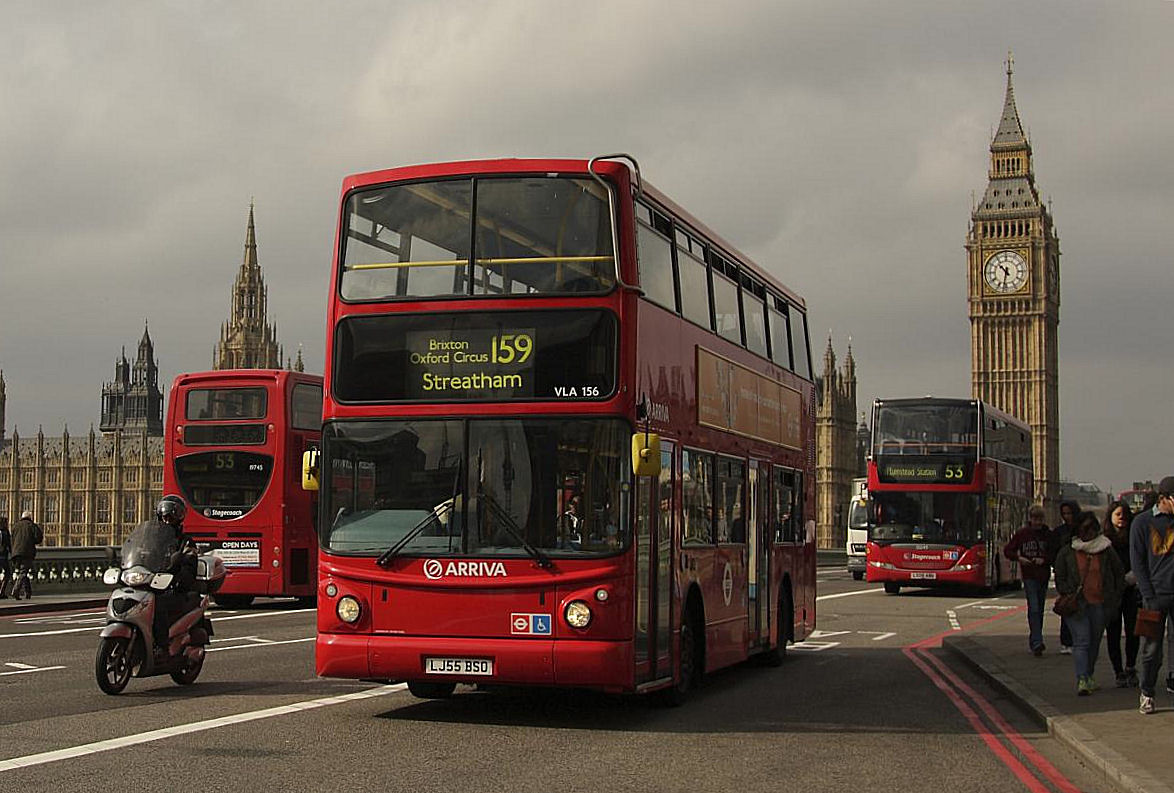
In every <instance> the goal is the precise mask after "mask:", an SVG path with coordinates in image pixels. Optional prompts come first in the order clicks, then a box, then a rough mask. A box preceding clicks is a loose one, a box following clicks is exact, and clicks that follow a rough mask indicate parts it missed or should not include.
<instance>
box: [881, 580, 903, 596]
mask: <svg viewBox="0 0 1174 793" xmlns="http://www.w3.org/2000/svg"><path fill="white" fill-rule="evenodd" d="M900 592H901V585H900V584H898V583H897V582H896V581H886V582H885V594H886V595H897V594H900Z"/></svg>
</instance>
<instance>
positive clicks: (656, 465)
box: [632, 432, 660, 476]
mask: <svg viewBox="0 0 1174 793" xmlns="http://www.w3.org/2000/svg"><path fill="white" fill-rule="evenodd" d="M632 473H634V474H635V475H636V476H657V475H659V474H660V436H659V435H654V434H650V433H647V432H637V433H635V434H634V435H632Z"/></svg>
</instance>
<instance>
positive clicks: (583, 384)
mask: <svg viewBox="0 0 1174 793" xmlns="http://www.w3.org/2000/svg"><path fill="white" fill-rule="evenodd" d="M616 346H617V341H616V319H615V315H613V314H612V313H611V312H608V311H603V310H598V309H591V310H571V311H497V312H477V313H471V312H462V313H441V312H433V313H429V314H389V315H374V316H367V315H363V316H354V317H348V318H347V319H345V320H343V321H342V322H340V323H339V324H338V328H337V329H336V331H335V353H334V396H335V398H337V399H338V400H340V401H343V402H409V401H428V402H458V401H466V400H485V401H511V400H600V399H607V398H609V397H610V396H611V395H612V393H613V392H614V391H615V378H616Z"/></svg>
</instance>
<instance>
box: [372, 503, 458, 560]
mask: <svg viewBox="0 0 1174 793" xmlns="http://www.w3.org/2000/svg"><path fill="white" fill-rule="evenodd" d="M455 500H456V499H449V500H448V501H446V502H444V504H442V505H441V506H440V508H439V509H434V510H432V511H431V512H429V513H428V514H427V515H425V516H424V519H423V520H421V521H420V522H419V523H417V524H416V525H415V526H413V527H412V528H411V529H409V530H408V533H407V534H405V535H404V536H403V537H400V538H399V541H398V542H396V544H395V545H393V546H391V547H390V548H388V549H387V550H386V551H384V552H383V555H382V556H380V557H379V558H378V559H376V560H375V564H377V565H380V566H381V567H386V566H387V563H388V562H390V561H391V560H392V559H394V558H395V557H396V556H398V555H399V552H400V551H402V550H403V549H404V546H405V545H407V544H408V543H409V542H411V541H412V540H414V539H415V538H416V535H417V534H419V533H420V532H422V531H424V527H425V526H427V525H428V524H429V523H430V522H432V521H434V520H440V516H441V515H443V514H444V513H445V512H449V511H451V510H452V505H453V502H454V501H455Z"/></svg>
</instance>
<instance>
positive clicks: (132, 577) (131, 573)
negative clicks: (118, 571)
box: [122, 566, 154, 586]
mask: <svg viewBox="0 0 1174 793" xmlns="http://www.w3.org/2000/svg"><path fill="white" fill-rule="evenodd" d="M153 575H154V573H152V572H151V571H150V570H148V569H147V568H145V567H138V566H135V567H132V568H130V569H129V570H123V571H122V583H124V584H126V585H127V586H142V585H143V584H145V583H147V582H148V581H150V580H151V577H152V576H153Z"/></svg>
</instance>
